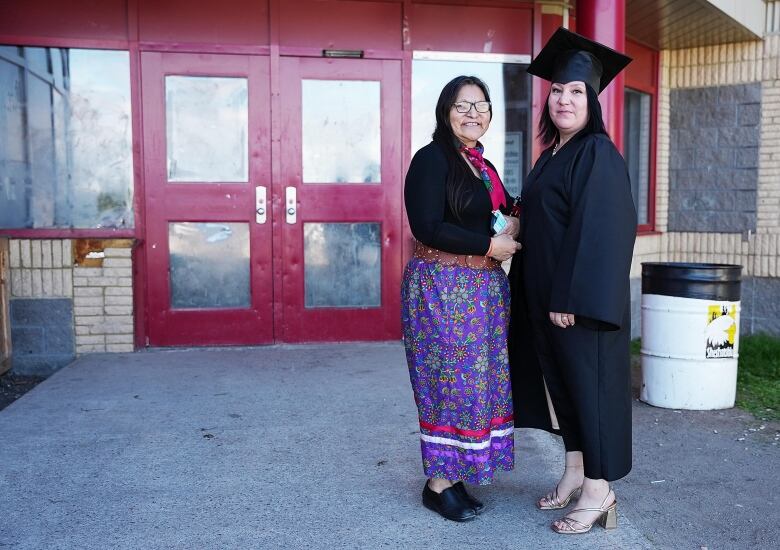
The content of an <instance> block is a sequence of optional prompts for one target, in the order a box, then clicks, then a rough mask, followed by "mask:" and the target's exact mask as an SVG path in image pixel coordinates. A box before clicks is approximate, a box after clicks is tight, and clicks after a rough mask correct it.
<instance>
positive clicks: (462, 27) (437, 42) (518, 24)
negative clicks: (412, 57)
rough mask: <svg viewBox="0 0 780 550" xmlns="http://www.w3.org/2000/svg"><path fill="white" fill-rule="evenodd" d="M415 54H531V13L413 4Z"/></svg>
mask: <svg viewBox="0 0 780 550" xmlns="http://www.w3.org/2000/svg"><path fill="white" fill-rule="evenodd" d="M409 20H410V25H409V26H410V30H411V33H410V34H411V35H410V40H411V47H412V49H414V50H434V51H449V52H482V53H512V54H529V55H530V54H531V53H532V51H531V48H532V44H533V40H532V39H533V34H532V21H533V10H532V9H530V8H526V7H523V8H490V7H476V6H442V5H433V4H413V5H412V8H411V15H410V18H409Z"/></svg>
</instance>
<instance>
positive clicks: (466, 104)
mask: <svg viewBox="0 0 780 550" xmlns="http://www.w3.org/2000/svg"><path fill="white" fill-rule="evenodd" d="M472 105H473V106H474V108H475V109H476V110H477V112H478V113H487V112H488V111H490V102H489V101H458V102H457V103H453V104H452V106H453V107H455V110H456V111H458V112H459V113H468V112H469V111H470V110H471V106H472Z"/></svg>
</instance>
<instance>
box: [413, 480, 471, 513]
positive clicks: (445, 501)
mask: <svg viewBox="0 0 780 550" xmlns="http://www.w3.org/2000/svg"><path fill="white" fill-rule="evenodd" d="M422 501H423V506H425V507H426V508H428V509H429V510H433V511H434V512H436V513H437V514H439V515H440V516H442V517H444V518H447V519H449V520H451V521H469V520H472V519H474V518H475V517H477V513H476V512H475V511H474V508H472V507H471V505H470V504H469V503H468V502H466V501H465V500H463V498H461V496H460V494H458V491H457V489H455V488H454V487H447V488H446V489H444V490H443V491H442V492H441V493H436V492H434V491H432V490H431V488H430V487H428V482H427V481H426V482H425V488H424V489H423V493H422Z"/></svg>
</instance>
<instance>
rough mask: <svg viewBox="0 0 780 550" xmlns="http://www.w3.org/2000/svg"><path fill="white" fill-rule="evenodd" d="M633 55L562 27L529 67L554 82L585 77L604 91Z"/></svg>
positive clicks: (591, 84)
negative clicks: (625, 53)
mask: <svg viewBox="0 0 780 550" xmlns="http://www.w3.org/2000/svg"><path fill="white" fill-rule="evenodd" d="M631 61H632V60H631V58H630V57H628V56H627V55H623V54H622V53H620V52H616V51H615V50H613V49H612V48H608V47H607V46H605V45H603V44H599V43H598V42H594V41H593V40H590V39H589V38H585V37H584V36H580V35H579V34H577V33H574V32H571V31H570V30H567V29H564V28H563V27H560V28H559V29H558V30H557V31H555V34H553V35H552V36H551V37H550V39H549V40H548V41H547V44H545V45H544V48H542V51H540V52H539V55H537V56H536V59H534V60H533V61H532V62H531V64H530V65H529V66H528V72H529V73H531V74H532V75H535V76H538V77H539V78H543V79H545V80H549V81H550V82H558V83H561V84H566V83H568V82H571V81H573V80H581V81H583V82H585V83H586V84H589V85H590V87H591V88H593V90H595V92H596V93H597V94H600V93H601V92H602V90H604V88H606V87H607V85H608V84H609V83H610V82H612V79H613V78H615V77H616V76H617V75H618V73H619V72H620V71H622V70H623V69H624V68H625V67H626V65H628V64H629V63H631Z"/></svg>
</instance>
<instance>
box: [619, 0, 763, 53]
mask: <svg viewBox="0 0 780 550" xmlns="http://www.w3.org/2000/svg"><path fill="white" fill-rule="evenodd" d="M765 14H766V5H765V3H764V1H763V0H626V36H627V37H629V38H631V39H632V40H636V41H637V42H641V43H643V44H646V45H647V46H650V47H652V48H655V49H659V50H666V49H679V48H693V47H698V46H712V45H716V44H727V43H732V42H745V41H751V40H761V37H762V35H763V33H764V24H765V23H764V21H765Z"/></svg>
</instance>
